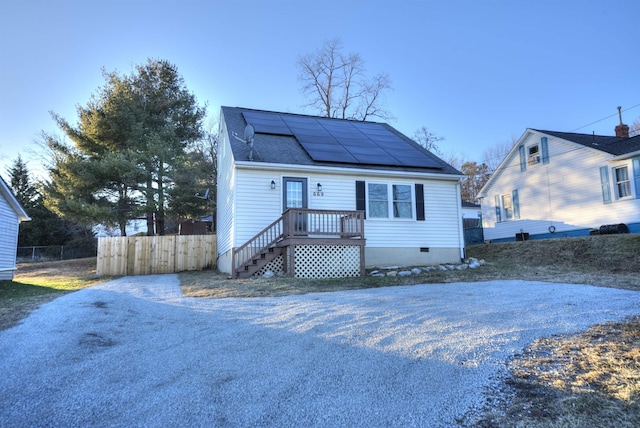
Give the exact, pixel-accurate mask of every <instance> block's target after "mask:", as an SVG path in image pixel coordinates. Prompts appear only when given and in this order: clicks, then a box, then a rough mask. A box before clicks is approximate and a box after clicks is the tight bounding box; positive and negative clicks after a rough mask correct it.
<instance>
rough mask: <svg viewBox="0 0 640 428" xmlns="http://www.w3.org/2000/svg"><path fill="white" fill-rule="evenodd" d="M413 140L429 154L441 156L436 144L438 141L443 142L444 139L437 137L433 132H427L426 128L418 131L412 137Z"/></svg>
mask: <svg viewBox="0 0 640 428" xmlns="http://www.w3.org/2000/svg"><path fill="white" fill-rule="evenodd" d="M413 139H414V140H416V142H417V143H418V144H420V145H421V146H422V147H424V148H425V149H427V150H429V151H430V152H434V153H437V154H442V152H441V151H440V148H439V147H438V143H439V142H440V141H444V137H439V136H437V135H436V134H434V133H433V132H431V131H429V129H428V128H427V127H426V126H423V127H422V128H420V129H418V130H417V131H416V133H415V134H414V135H413Z"/></svg>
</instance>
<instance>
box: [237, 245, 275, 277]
mask: <svg viewBox="0 0 640 428" xmlns="http://www.w3.org/2000/svg"><path fill="white" fill-rule="evenodd" d="M284 252H285V251H284V248H282V247H270V248H267V249H266V250H265V251H262V252H260V253H259V254H257V255H256V256H255V257H253V258H252V259H251V261H249V262H247V263H245V264H243V265H242V269H241V270H239V271H237V272H236V277H237V278H249V277H250V276H252V275H253V274H255V273H257V272H259V271H260V269H262V268H263V267H265V266H266V265H267V264H268V263H270V262H272V261H273V260H275V259H277V258H278V256H281V255H283V254H284Z"/></svg>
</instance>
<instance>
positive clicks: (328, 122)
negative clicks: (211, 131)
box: [242, 111, 441, 169]
mask: <svg viewBox="0 0 640 428" xmlns="http://www.w3.org/2000/svg"><path fill="white" fill-rule="evenodd" d="M242 115H243V116H244V119H245V121H246V122H247V123H250V124H252V125H253V126H254V128H255V131H256V133H260V134H273V135H287V136H293V137H295V138H296V140H298V142H299V143H300V145H302V147H303V148H304V149H305V151H306V152H307V153H308V154H309V156H310V157H311V159H313V160H314V161H318V162H336V163H350V164H365V165H385V166H404V167H421V168H438V169H439V168H441V166H440V165H439V164H438V163H437V162H436V161H435V160H433V159H432V158H431V157H429V156H428V155H426V154H425V153H424V152H422V151H421V150H419V149H418V148H416V147H415V146H413V145H412V144H411V143H409V142H407V141H405V140H403V139H402V138H400V137H399V136H398V135H396V134H394V133H393V132H391V131H390V130H389V129H387V128H386V127H384V126H383V125H381V124H379V123H372V122H357V121H347V120H336V119H329V118H319V117H311V116H294V115H286V114H279V113H268V112H256V111H244V112H242Z"/></svg>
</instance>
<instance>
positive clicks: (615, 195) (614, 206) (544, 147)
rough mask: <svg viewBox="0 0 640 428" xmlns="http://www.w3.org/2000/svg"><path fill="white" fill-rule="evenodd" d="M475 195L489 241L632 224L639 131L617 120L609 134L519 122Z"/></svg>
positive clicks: (639, 213)
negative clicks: (519, 129)
mask: <svg viewBox="0 0 640 428" xmlns="http://www.w3.org/2000/svg"><path fill="white" fill-rule="evenodd" d="M480 197H481V198H482V199H481V205H482V223H483V226H484V238H485V240H488V241H492V242H496V241H513V240H515V239H516V234H522V235H518V238H519V239H526V238H529V239H543V238H551V237H567V236H582V235H589V233H590V231H592V230H595V229H598V230H600V228H601V227H602V226H608V227H605V228H604V230H607V229H609V230H611V226H614V225H616V226H620V225H621V224H622V225H625V226H626V227H625V228H622V227H620V229H621V230H624V229H628V230H629V232H636V233H637V232H640V136H635V137H631V138H629V127H628V126H626V125H623V124H622V123H621V124H620V125H618V126H617V127H616V136H602V135H592V134H576V133H569V132H555V131H540V130H536V129H527V130H526V131H525V133H524V134H523V135H522V137H520V139H519V140H518V142H517V143H516V144H515V145H514V147H513V149H512V150H511V152H510V153H509V154H508V155H507V157H506V158H505V159H504V160H503V162H502V163H501V164H500V166H499V167H498V168H497V169H496V171H495V173H494V174H493V175H492V177H491V178H490V179H489V181H488V182H487V183H486V184H485V186H484V187H483V188H482V190H481V191H480ZM614 229H615V228H614ZM527 234H528V235H527Z"/></svg>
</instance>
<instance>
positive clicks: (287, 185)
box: [217, 107, 464, 276]
mask: <svg viewBox="0 0 640 428" xmlns="http://www.w3.org/2000/svg"><path fill="white" fill-rule="evenodd" d="M220 126H221V129H220V138H219V149H218V150H219V152H218V174H219V176H218V192H217V234H218V243H217V245H218V268H219V269H220V270H221V271H222V272H226V273H233V274H237V273H238V272H237V269H238V268H239V264H241V263H242V261H241V260H240V261H238V260H235V261H234V249H235V254H238V252H239V251H245V250H246V248H247V247H246V246H245V247H243V249H242V250H240V247H242V246H243V245H245V244H247V243H250V244H249V245H248V246H249V247H258V250H260V249H261V248H262V249H264V248H272V247H274V246H275V247H278V246H285V243H281V241H282V239H283V238H282V236H285V237H289V238H291V240H290V241H289V242H294V243H295V245H297V246H298V247H299V248H298V247H295V254H297V255H296V256H295V257H297V259H296V260H297V261H295V266H296V268H295V269H293V268H292V267H291V266H290V265H291V263H293V261H294V259H293V256H292V255H291V252H290V251H289V250H286V251H285V250H283V258H284V259H285V260H284V262H283V261H282V260H280V261H278V262H277V263H284V267H283V269H284V270H286V271H288V272H289V274H291V270H293V271H294V272H295V274H296V276H314V275H315V274H317V273H318V272H320V271H322V272H324V271H325V270H331V269H333V268H335V267H336V266H337V265H340V264H345V263H347V260H351V259H352V258H354V257H355V258H357V259H358V260H359V261H360V263H362V267H364V265H365V262H366V266H368V267H372V266H387V265H401V266H411V265H424V264H431V263H443V262H449V263H453V262H457V261H460V259H461V258H463V257H464V239H463V233H462V213H461V206H460V185H459V183H460V180H461V179H462V178H463V176H462V174H461V173H460V172H459V171H457V170H456V169H455V168H453V167H451V166H450V165H448V164H447V163H446V162H444V161H442V160H441V159H439V158H438V157H436V156H434V155H433V154H432V153H430V152H428V151H427V150H425V149H424V148H422V147H421V146H420V145H418V144H417V143H415V142H414V141H412V140H410V139H409V138H407V137H406V136H404V135H403V134H401V133H399V132H398V131H397V130H395V129H394V128H392V127H391V126H389V125H387V124H384V123H376V122H359V121H352V120H341V119H330V118H323V117H315V116H306V115H296V114H290V113H276V112H268V111H262V110H251V109H244V108H234V107H222V109H221V119H220ZM287 210H289V211H288V212H289V213H291V215H292V216H295V224H294V223H287V221H288V220H287V218H288V217H286V215H285V217H286V218H285V219H284V222H283V213H285V212H287ZM292 221H293V220H292ZM288 224H290V225H291V227H292V228H295V231H294V232H291V231H290V229H286V228H287V227H289V226H287V225H288ZM362 225H364V236H362V233H361V232H362V230H360V228H361V226H362ZM282 228H285V229H286V230H284V231H283V230H281V229H282ZM263 230H266V231H265V232H264V234H263V235H260V237H259V238H256V239H255V240H254V237H256V235H259V234H260V232H261V231H263ZM274 233H275V237H274V236H272V234H274ZM265 236H267V238H265ZM294 238H295V240H294ZM303 238H304V239H306V240H305V241H303V240H302V239H303ZM313 238H316V241H310V240H311V239H313ZM331 238H341V239H343V240H340V239H336V240H334V241H330V239H331ZM264 239H266V240H267V241H268V242H263V241H264ZM344 239H347V240H344ZM258 241H259V242H258ZM256 242H258V243H256ZM365 242H366V243H365ZM315 243H317V244H318V245H315V246H313V245H312V244H315ZM320 244H322V245H326V246H325V247H321V246H320ZM357 246H360V250H361V255H362V257H361V258H358V257H357V254H355V253H357V249H355V250H353V251H352V249H350V247H357ZM315 247H318V250H317V251H316V250H314V248H315ZM272 249H273V248H272ZM298 249H300V253H298ZM258 252H260V251H258ZM354 252H355V253H354ZM252 254H253V253H252ZM329 254H335V257H333V258H331V257H330V260H329V261H328V262H326V263H325V262H323V259H325V258H326V257H329V256H328V255H329ZM354 254H355V255H354ZM247 257H249V256H247ZM262 257H263V258H264V255H263V256H262ZM245 258H246V257H245ZM287 260H291V263H289V265H287ZM254 263H257V262H256V261H254ZM279 266H280V265H278V266H277V267H275V269H276V270H277V269H279ZM302 266H307V267H309V268H308V269H307V270H308V272H307V274H300V275H298V269H300V270H302ZM313 266H317V267H316V268H314V267H313ZM245 269H247V268H245ZM272 269H273V267H272ZM314 269H315V271H314ZM263 270H264V269H263ZM347 270H348V269H347ZM362 270H363V269H360V271H359V272H360V273H362ZM309 272H310V273H309ZM314 272H315V273H314ZM322 272H320V273H319V274H318V275H319V276H335V275H339V273H337V274H334V273H326V272H325V273H322ZM256 273H260V271H258V272H256ZM343 273H344V272H343Z"/></svg>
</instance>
